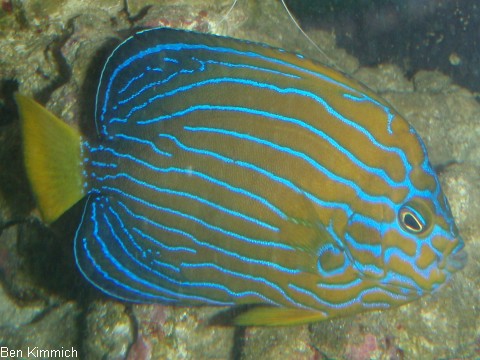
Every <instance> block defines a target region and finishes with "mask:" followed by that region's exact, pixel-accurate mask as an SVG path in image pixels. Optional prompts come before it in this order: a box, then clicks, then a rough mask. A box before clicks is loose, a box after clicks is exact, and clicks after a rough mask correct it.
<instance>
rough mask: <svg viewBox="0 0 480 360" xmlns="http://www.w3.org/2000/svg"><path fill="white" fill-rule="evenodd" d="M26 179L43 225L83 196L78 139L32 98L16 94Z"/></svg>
mask: <svg viewBox="0 0 480 360" xmlns="http://www.w3.org/2000/svg"><path fill="white" fill-rule="evenodd" d="M15 99H16V102H17V105H18V109H19V113H20V121H21V131H22V136H23V155H24V159H25V167H26V170H27V176H28V179H29V181H30V184H31V186H32V190H33V193H34V195H35V197H36V200H37V205H38V208H39V210H40V213H41V214H42V218H43V220H44V221H45V222H46V223H51V222H53V221H55V220H56V219H58V218H59V217H60V215H62V214H63V213H64V212H65V211H67V210H68V209H69V208H70V207H72V206H73V205H74V204H75V203H76V202H77V201H79V200H80V199H81V198H82V197H83V196H84V189H83V184H84V181H85V179H84V173H83V164H82V157H81V138H80V134H79V133H78V131H76V130H75V129H73V128H71V127H70V126H68V125H67V124H65V123H64V122H62V121H61V120H60V119H58V118H57V117H56V116H55V115H53V114H52V113H51V112H49V111H48V110H47V109H45V108H44V107H43V106H41V105H40V104H38V103H37V102H35V101H34V100H33V99H31V98H29V97H27V96H24V95H21V94H16V95H15Z"/></svg>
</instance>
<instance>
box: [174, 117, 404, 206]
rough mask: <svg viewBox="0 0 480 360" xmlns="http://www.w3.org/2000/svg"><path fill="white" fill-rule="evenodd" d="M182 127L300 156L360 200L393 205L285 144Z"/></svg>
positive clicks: (229, 133) (207, 128)
mask: <svg viewBox="0 0 480 360" xmlns="http://www.w3.org/2000/svg"><path fill="white" fill-rule="evenodd" d="M183 128H184V129H185V130H187V131H191V132H206V133H216V134H221V135H228V136H232V137H235V138H238V139H242V140H248V141H251V142H254V143H257V144H261V145H265V146H267V147H270V148H272V149H274V150H278V151H280V152H282V153H284V154H288V155H291V156H294V157H296V158H300V159H302V160H304V161H305V162H307V163H308V164H310V165H312V166H313V167H314V168H315V169H316V170H318V171H319V172H320V173H322V174H324V175H325V176H327V177H328V178H329V179H331V180H333V181H335V182H337V183H340V184H343V185H345V186H347V187H350V188H351V189H353V190H354V191H355V192H356V193H357V194H359V195H360V197H361V198H362V200H364V201H366V202H370V203H372V204H378V203H379V202H380V200H381V201H383V202H384V203H386V204H387V205H388V206H394V205H395V203H394V202H393V201H391V200H390V198H389V197H388V196H385V195H377V196H375V195H371V194H368V193H366V192H365V190H364V189H362V188H361V187H360V186H359V185H358V184H357V183H356V182H355V181H352V180H349V179H345V178H343V177H341V176H339V175H337V174H335V173H334V172H332V171H331V170H329V169H328V168H326V167H324V166H322V165H320V164H319V163H318V162H317V161H316V160H314V159H312V158H311V157H310V156H308V155H306V154H304V153H302V152H300V151H297V150H294V149H292V148H289V147H287V146H281V145H278V144H275V143H273V142H271V141H268V140H265V139H262V138H259V137H256V136H252V135H249V134H244V133H239V132H236V131H230V130H225V129H218V128H212V127H201V126H195V127H193V126H184V127H183Z"/></svg>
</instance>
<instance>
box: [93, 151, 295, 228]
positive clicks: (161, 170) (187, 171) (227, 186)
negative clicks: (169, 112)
mask: <svg viewBox="0 0 480 360" xmlns="http://www.w3.org/2000/svg"><path fill="white" fill-rule="evenodd" d="M84 145H86V146H87V148H88V149H89V151H90V152H92V153H95V152H99V151H106V152H109V153H111V154H113V155H114V156H116V157H119V158H126V159H129V160H131V161H133V162H135V163H137V164H141V165H143V166H145V167H147V168H148V169H150V170H152V171H155V172H159V173H170V172H173V173H179V174H183V175H187V176H197V177H199V178H201V179H203V180H207V181H209V182H211V183H213V184H215V185H219V186H220V187H222V188H225V189H227V190H229V191H232V192H234V193H237V194H241V195H244V196H247V197H248V198H250V199H252V200H253V201H255V202H258V203H260V204H262V205H264V206H266V207H267V208H269V209H270V210H271V211H272V212H274V213H275V214H276V215H277V216H279V217H280V218H282V219H287V218H289V217H288V216H287V215H286V214H285V213H284V212H283V211H282V210H280V209H279V208H278V207H276V206H275V205H273V204H272V203H270V202H269V201H268V200H266V199H265V198H263V197H261V196H259V195H256V194H254V193H252V192H250V191H248V190H245V189H243V188H239V187H236V186H233V185H230V184H228V183H227V182H224V181H221V180H219V179H216V178H214V177H212V176H210V175H207V174H204V173H202V172H199V171H196V170H190V169H181V168H177V167H172V166H170V167H166V168H162V167H157V166H153V165H152V164H150V163H148V162H146V161H143V160H140V159H139V158H137V157H135V156H133V155H130V154H122V153H119V152H117V151H115V150H114V149H112V148H109V147H104V146H103V145H100V146H99V147H97V148H94V147H90V145H89V144H88V143H84ZM86 161H87V162H88V160H86Z"/></svg>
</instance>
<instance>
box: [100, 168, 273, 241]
mask: <svg viewBox="0 0 480 360" xmlns="http://www.w3.org/2000/svg"><path fill="white" fill-rule="evenodd" d="M96 178H97V179H98V180H99V181H100V182H104V181H106V180H107V179H112V180H117V179H118V178H125V179H128V180H130V181H131V182H133V183H135V184H138V185H140V186H143V187H145V188H148V189H152V190H154V191H156V192H158V193H163V194H169V195H175V196H178V197H183V198H188V199H192V200H194V201H197V202H199V203H201V204H204V205H207V206H210V207H212V208H214V209H217V210H220V211H221V212H224V213H226V214H229V215H231V216H233V217H236V218H239V219H242V220H245V221H248V222H250V223H253V224H255V225H258V226H261V227H263V228H265V229H268V230H270V231H273V232H278V231H279V229H278V227H275V226H272V225H270V224H267V223H266V222H263V221H261V220H258V219H256V218H253V217H251V216H248V215H245V214H242V213H240V212H238V211H235V210H231V209H228V208H226V207H224V206H221V205H219V204H217V203H214V202H211V201H209V200H206V199H204V198H202V197H200V196H197V195H193V194H190V193H187V192H184V191H177V190H172V189H168V188H161V187H158V186H155V185H152V184H150V183H147V182H145V181H142V180H139V179H137V178H135V177H133V176H131V175H130V174H127V173H123V172H122V173H118V174H115V175H105V176H102V177H98V176H97V177H96ZM116 189H117V190H118V191H119V192H122V190H120V189H119V188H118V187H116Z"/></svg>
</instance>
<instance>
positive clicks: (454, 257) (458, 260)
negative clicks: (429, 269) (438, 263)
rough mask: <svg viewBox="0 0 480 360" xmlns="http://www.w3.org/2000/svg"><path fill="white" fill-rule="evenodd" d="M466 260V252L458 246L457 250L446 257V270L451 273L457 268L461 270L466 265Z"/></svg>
mask: <svg viewBox="0 0 480 360" xmlns="http://www.w3.org/2000/svg"><path fill="white" fill-rule="evenodd" d="M467 261H468V254H467V252H466V251H465V249H463V247H462V248H460V249H459V250H458V251H456V252H455V253H452V254H450V255H449V256H448V257H447V263H446V266H445V268H446V270H447V271H449V272H451V273H453V272H457V271H459V270H462V269H463V268H464V267H465V265H467Z"/></svg>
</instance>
